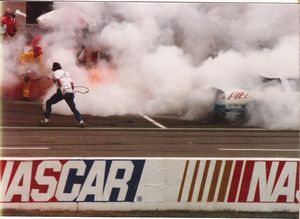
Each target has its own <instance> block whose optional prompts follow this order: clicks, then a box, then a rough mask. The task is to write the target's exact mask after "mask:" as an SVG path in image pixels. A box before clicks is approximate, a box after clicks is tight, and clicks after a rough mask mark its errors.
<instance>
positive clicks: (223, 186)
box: [217, 160, 233, 202]
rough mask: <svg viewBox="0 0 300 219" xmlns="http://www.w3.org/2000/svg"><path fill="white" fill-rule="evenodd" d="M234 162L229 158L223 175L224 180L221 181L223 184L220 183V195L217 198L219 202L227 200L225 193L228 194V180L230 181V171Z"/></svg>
mask: <svg viewBox="0 0 300 219" xmlns="http://www.w3.org/2000/svg"><path fill="white" fill-rule="evenodd" d="M232 163H233V161H232V160H228V161H226V163H225V167H224V172H223V177H222V181H221V185H220V191H219V196H218V199H217V201H218V202H224V201H225V195H226V192H227V188H228V182H229V177H230V172H231V168H232Z"/></svg>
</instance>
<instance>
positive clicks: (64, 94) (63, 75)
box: [40, 62, 84, 128]
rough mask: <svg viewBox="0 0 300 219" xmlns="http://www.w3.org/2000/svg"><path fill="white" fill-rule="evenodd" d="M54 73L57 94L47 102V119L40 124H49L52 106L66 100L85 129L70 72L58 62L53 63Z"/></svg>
mask: <svg viewBox="0 0 300 219" xmlns="http://www.w3.org/2000/svg"><path fill="white" fill-rule="evenodd" d="M52 71H53V76H54V78H53V81H54V82H55V83H56V85H57V92H56V93H55V94H54V95H52V96H51V97H50V98H49V99H48V100H47V101H46V111H45V118H44V119H42V120H41V121H40V122H41V123H42V124H47V123H49V118H50V115H51V110H52V105H53V104H56V103H58V102H59V101H61V100H63V99H64V100H65V101H66V102H67V104H68V105H69V107H70V109H71V110H72V112H73V114H74V116H75V118H76V120H77V121H78V122H79V125H80V127H82V128H84V122H83V120H82V117H81V115H80V113H79V112H78V110H77V109H76V106H75V103H74V84H73V81H72V78H71V77H70V75H69V73H68V72H66V71H64V70H63V69H62V67H61V65H60V64H59V63H58V62H54V63H53V66H52Z"/></svg>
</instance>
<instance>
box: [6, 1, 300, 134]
mask: <svg viewBox="0 0 300 219" xmlns="http://www.w3.org/2000/svg"><path fill="white" fill-rule="evenodd" d="M61 8H65V9H66V11H68V10H69V11H71V10H76V11H79V12H80V13H82V14H85V15H88V16H89V17H90V18H92V19H93V20H94V21H95V27H93V28H94V34H92V36H90V37H89V38H87V39H85V42H84V43H85V45H88V46H90V47H93V48H99V49H103V50H105V51H106V52H107V53H108V54H110V55H111V57H112V61H111V63H107V62H105V61H103V62H100V63H98V71H100V74H99V75H100V79H99V78H98V80H96V81H95V80H91V76H90V72H87V70H86V68H84V67H82V66H79V65H78V64H77V57H76V48H77V47H78V45H77V44H78V34H77V31H76V30H77V29H78V27H79V26H80V21H77V20H76V19H75V18H73V17H72V16H71V14H72V13H68V12H65V13H61V14H60V15H59V16H55V19H53V20H51V22H53V26H55V28H54V29H53V30H52V32H48V33H47V34H46V35H44V37H43V40H42V46H43V48H44V60H45V61H46V66H48V68H49V69H50V68H51V65H52V62H53V61H58V62H60V63H61V64H62V66H63V68H64V69H65V70H66V71H68V72H69V73H70V74H71V76H72V77H73V79H74V82H75V84H76V85H84V86H87V87H89V89H90V92H89V93H88V94H86V95H76V98H75V101H76V104H77V107H78V109H79V110H80V112H81V113H82V114H91V115H99V116H109V115H122V114H139V113H144V114H147V115H158V114H173V115H176V116H177V117H178V118H182V119H189V120H200V119H203V118H205V117H206V116H207V115H208V114H209V112H211V110H212V104H213V101H214V93H212V92H211V88H212V87H217V88H221V89H224V90H226V89H235V88H245V87H255V86H256V84H255V83H256V80H255V78H256V77H257V76H266V77H282V76H283V77H292V78H297V77H298V60H299V57H298V48H299V47H298V41H299V40H298V30H299V24H298V20H299V17H298V13H299V9H298V5H297V4H280V5H276V4H242V3H239V4H233V3H226V4H213V3H145V2H144V3H123V2H118V3H108V2H106V3H105V2H84V3H83V2H76V3H75V2H55V3H54V9H61ZM18 42H20V43H21V42H23V41H22V40H21V37H19V41H18ZM10 46H12V45H10ZM14 46H16V44H14ZM10 51H12V50H10ZM8 56H12V54H11V53H9V54H6V56H5V58H7V59H8V58H9V57H8ZM6 68H8V69H10V68H11V67H10V65H8V66H6ZM98 73H99V72H98ZM7 80H9V81H13V80H12V78H10V77H8V78H7ZM54 91H55V87H54V86H53V87H52V88H51V89H50V90H49V92H48V94H47V95H46V96H45V97H44V98H43V99H44V100H46V99H47V98H48V97H49V96H50V95H52V94H53V92H54ZM255 98H257V99H259V100H261V101H263V103H264V104H262V107H263V108H261V109H259V111H257V110H254V109H253V113H252V119H251V120H250V124H252V125H260V126H263V127H267V128H298V127H299V119H298V118H299V99H298V98H299V95H298V94H297V93H296V92H287V91H285V92H283V91H282V90H281V89H280V88H277V87H272V88H269V89H267V90H264V91H263V92H257V93H256V97H255ZM53 111H54V112H56V113H62V114H70V113H71V112H70V110H69V109H68V107H67V106H66V104H65V103H64V102H62V103H59V104H58V105H57V106H55V107H54V108H53Z"/></svg>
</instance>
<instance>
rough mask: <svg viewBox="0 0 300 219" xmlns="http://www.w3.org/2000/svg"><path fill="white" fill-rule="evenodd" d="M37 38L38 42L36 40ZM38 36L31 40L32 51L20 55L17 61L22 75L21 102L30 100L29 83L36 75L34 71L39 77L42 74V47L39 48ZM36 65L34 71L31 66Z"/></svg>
mask: <svg viewBox="0 0 300 219" xmlns="http://www.w3.org/2000/svg"><path fill="white" fill-rule="evenodd" d="M37 38H38V40H37ZM40 39H41V38H40V36H39V37H35V38H33V40H32V49H31V50H29V51H28V52H25V53H23V54H21V55H20V57H19V60H20V63H21V71H23V72H25V74H24V73H23V74H22V76H23V90H22V99H23V100H30V88H31V81H32V80H34V77H33V75H34V74H36V73H37V72H36V71H39V72H38V74H40V75H41V72H44V66H43V61H42V55H43V51H42V47H41V46H39V43H38V42H39V41H40ZM34 65H37V67H38V68H37V69H36V70H35V71H34V70H32V69H33V66H34Z"/></svg>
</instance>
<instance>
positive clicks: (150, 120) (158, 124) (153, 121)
mask: <svg viewBox="0 0 300 219" xmlns="http://www.w3.org/2000/svg"><path fill="white" fill-rule="evenodd" d="M140 115H141V116H142V117H143V118H144V119H146V120H148V121H149V122H151V123H152V124H154V125H156V126H158V127H159V128H161V129H167V127H166V126H163V125H162V124H160V123H159V122H156V121H155V120H154V119H152V118H150V117H149V116H146V115H144V114H140Z"/></svg>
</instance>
